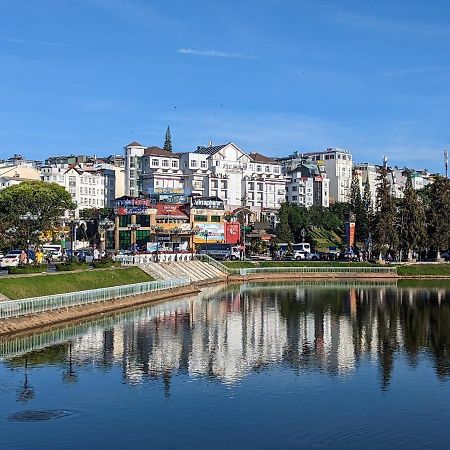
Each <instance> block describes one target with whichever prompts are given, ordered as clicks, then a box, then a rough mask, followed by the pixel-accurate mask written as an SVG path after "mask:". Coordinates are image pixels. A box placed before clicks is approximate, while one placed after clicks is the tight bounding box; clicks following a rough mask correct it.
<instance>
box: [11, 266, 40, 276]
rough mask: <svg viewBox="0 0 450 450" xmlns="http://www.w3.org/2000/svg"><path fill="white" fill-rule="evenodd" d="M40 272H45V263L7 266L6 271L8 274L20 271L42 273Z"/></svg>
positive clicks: (19, 272)
mask: <svg viewBox="0 0 450 450" xmlns="http://www.w3.org/2000/svg"><path fill="white" fill-rule="evenodd" d="M42 272H47V265H46V264H41V265H40V266H34V265H31V264H28V265H26V266H17V267H8V273H9V274H10V275H18V274H21V273H42Z"/></svg>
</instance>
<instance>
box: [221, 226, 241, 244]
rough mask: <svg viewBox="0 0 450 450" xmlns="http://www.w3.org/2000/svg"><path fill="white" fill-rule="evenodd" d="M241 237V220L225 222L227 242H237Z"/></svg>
mask: <svg viewBox="0 0 450 450" xmlns="http://www.w3.org/2000/svg"><path fill="white" fill-rule="evenodd" d="M240 239H241V226H240V223H239V222H225V242H226V243H227V244H237V243H238V242H239V241H240Z"/></svg>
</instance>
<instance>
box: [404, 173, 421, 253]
mask: <svg viewBox="0 0 450 450" xmlns="http://www.w3.org/2000/svg"><path fill="white" fill-rule="evenodd" d="M399 222H400V246H401V249H404V250H406V252H407V255H408V259H409V260H410V259H412V251H413V250H414V249H416V250H417V249H419V248H423V245H424V243H425V239H426V227H425V209H424V205H423V203H422V200H421V199H420V198H419V196H418V195H417V192H416V191H415V190H414V188H413V185H412V179H411V174H409V173H408V178H407V180H406V185H405V192H404V197H403V200H402V202H401V208H400V221H399Z"/></svg>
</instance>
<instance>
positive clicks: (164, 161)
mask: <svg viewBox="0 0 450 450" xmlns="http://www.w3.org/2000/svg"><path fill="white" fill-rule="evenodd" d="M162 166H163V167H169V161H168V160H167V159H163V161H162Z"/></svg>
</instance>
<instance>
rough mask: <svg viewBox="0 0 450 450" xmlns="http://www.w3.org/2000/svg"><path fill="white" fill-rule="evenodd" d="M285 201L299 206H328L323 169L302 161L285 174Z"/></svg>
mask: <svg viewBox="0 0 450 450" xmlns="http://www.w3.org/2000/svg"><path fill="white" fill-rule="evenodd" d="M287 177H288V178H287V183H286V200H287V201H288V202H289V203H294V204H297V205H300V206H305V207H306V208H309V207H311V206H323V207H328V206H330V198H329V189H330V187H329V180H328V178H327V175H326V173H325V170H324V167H323V166H320V165H317V164H315V163H312V162H311V161H303V162H302V163H301V164H299V165H298V166H297V167H296V168H295V169H293V170H290V171H289V172H288V173H287Z"/></svg>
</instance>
